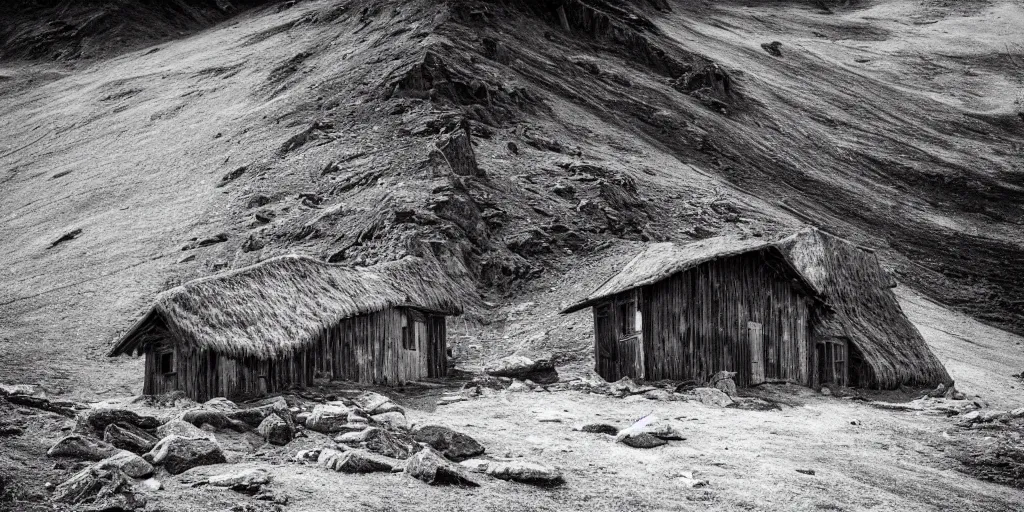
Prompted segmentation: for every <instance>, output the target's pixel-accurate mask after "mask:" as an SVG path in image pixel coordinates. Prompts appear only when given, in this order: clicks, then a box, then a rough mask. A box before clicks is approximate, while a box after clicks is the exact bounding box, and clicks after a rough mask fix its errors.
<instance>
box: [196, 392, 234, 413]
mask: <svg viewBox="0 0 1024 512" xmlns="http://www.w3.org/2000/svg"><path fill="white" fill-rule="evenodd" d="M203 408H204V409H210V410H211V411H220V412H223V413H225V414H226V413H228V412H232V411H237V410H238V404H236V403H234V402H232V401H231V400H228V399H227V398H224V397H222V396H218V397H216V398H211V399H209V400H207V401H205V402H203Z"/></svg>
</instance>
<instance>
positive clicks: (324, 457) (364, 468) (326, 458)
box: [317, 450, 401, 473]
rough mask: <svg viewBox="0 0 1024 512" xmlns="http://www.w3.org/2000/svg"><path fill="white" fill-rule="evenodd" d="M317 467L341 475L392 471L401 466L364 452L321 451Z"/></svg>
mask: <svg viewBox="0 0 1024 512" xmlns="http://www.w3.org/2000/svg"><path fill="white" fill-rule="evenodd" d="M317 465H319V466H321V467H324V468H327V469H331V470H334V471H339V472H342V473H378V472H391V471H394V469H395V468H396V467H400V466H401V462H400V461H399V460H397V459H392V458H390V457H385V456H383V455H380V454H377V453H371V452H368V451H365V450H348V451H344V452H340V451H337V450H323V451H322V452H320V457H319V458H318V459H317Z"/></svg>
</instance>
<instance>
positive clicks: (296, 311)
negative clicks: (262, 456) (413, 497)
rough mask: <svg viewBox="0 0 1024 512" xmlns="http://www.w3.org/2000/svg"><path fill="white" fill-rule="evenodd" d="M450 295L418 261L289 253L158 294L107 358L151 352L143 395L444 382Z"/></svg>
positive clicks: (457, 309)
mask: <svg viewBox="0 0 1024 512" xmlns="http://www.w3.org/2000/svg"><path fill="white" fill-rule="evenodd" d="M455 297H456V293H455V291H454V290H453V289H452V286H451V285H450V281H448V280H447V279H445V278H443V277H441V276H440V273H439V272H438V271H436V269H434V268H433V267H432V266H430V265H427V264H425V262H424V261H423V260H420V259H418V258H405V259H403V260H401V261H398V262H393V263H388V264H383V265H378V266H375V267H368V268H362V269H356V268H349V267H343V266H338V265H333V264H329V263H324V262H322V261H319V260H316V259H313V258H308V257H304V256H282V257H277V258H273V259H270V260H267V261H264V262H261V263H258V264H256V265H253V266H250V267H245V268H241V269H237V270H233V271H229V272H225V273H221V274H217V275H213V276H210V277H207V278H203V279H198V280H195V281H191V282H188V283H186V284H184V285H181V286H178V287H176V288H173V289H170V290H167V291H165V292H163V293H161V294H160V295H159V296H158V297H157V298H156V302H155V304H154V305H153V306H152V307H151V308H150V310H149V311H148V312H147V313H146V314H145V315H144V316H143V317H142V318H141V319H140V320H139V321H138V322H136V323H135V325H134V326H132V327H131V328H130V329H129V330H128V332H126V333H125V334H124V335H123V336H121V338H120V339H119V340H118V341H117V342H116V344H115V345H114V347H113V348H112V349H111V351H110V354H109V355H110V356H118V355H122V354H145V357H146V363H145V369H146V370H145V384H144V387H143V392H144V393H145V394H147V395H151V394H161V393H167V392H170V391H174V390H181V391H183V392H184V393H185V394H186V395H187V396H189V397H191V398H193V399H195V400H199V401H202V400H207V399H209V398H212V397H215V396H226V397H229V398H245V397H251V396H259V395H262V394H266V393H269V392H274V391H279V390H284V389H288V388H292V387H303V386H307V385H311V384H312V382H313V378H314V377H315V376H320V377H327V378H332V379H345V380H351V381H357V382H361V383H367V384H371V383H372V384H382V385H397V384H402V383H405V382H410V381H415V380H418V379H421V378H424V377H442V376H444V375H445V373H446V371H447V365H446V355H445V339H446V328H445V318H446V316H449V315H457V314H461V312H462V309H461V306H460V305H459V303H458V301H457V300H456V299H455Z"/></svg>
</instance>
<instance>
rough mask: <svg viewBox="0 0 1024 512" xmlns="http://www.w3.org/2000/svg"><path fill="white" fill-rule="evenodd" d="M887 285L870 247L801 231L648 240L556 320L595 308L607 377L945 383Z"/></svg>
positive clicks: (599, 356)
mask: <svg viewBox="0 0 1024 512" xmlns="http://www.w3.org/2000/svg"><path fill="white" fill-rule="evenodd" d="M893 286H894V285H893V284H892V280H891V278H890V276H889V275H888V274H887V273H886V272H885V271H884V270H883V269H882V267H881V266H880V265H879V263H878V259H877V257H876V256H875V254H874V253H873V252H872V251H870V250H868V249H865V248H863V247H859V246H857V245H854V244H852V243H850V242H847V241H845V240H842V239H840V238H838V237H834V236H831V235H828V234H826V233H823V232H821V231H818V230H816V229H807V230H803V231H800V232H797V233H796V234H794V235H792V236H790V237H788V238H785V239H783V240H781V241H778V242H767V241H760V240H739V239H735V238H731V237H720V238H712V239H708V240H702V241H700V242H696V243H692V244H688V245H684V246H676V245H674V244H671V243H662V244H654V245H652V246H650V247H649V248H648V249H647V250H645V251H644V252H643V253H641V254H640V255H638V256H637V257H636V258H634V259H633V260H632V261H630V262H629V264H627V265H626V266H625V267H624V268H623V269H622V271H621V272H619V273H618V274H617V275H615V276H613V277H612V278H611V279H609V280H608V281H607V282H605V283H604V284H602V285H601V286H600V287H598V289H597V290H596V291H594V292H593V293H592V294H591V295H590V296H589V297H587V298H586V299H584V300H583V301H581V302H579V303H577V304H574V305H572V306H570V307H569V308H567V309H565V310H564V311H562V314H568V313H572V312H574V311H578V310H581V309H583V308H587V307H592V308H593V313H594V335H595V366H596V370H597V372H598V373H599V374H600V375H601V376H602V377H604V378H605V379H608V380H617V379H619V378H622V377H632V378H646V379H648V380H657V379H673V380H696V381H703V380H705V379H707V378H708V377H709V376H710V375H712V374H714V373H715V372H718V371H721V370H727V371H734V372H736V373H737V377H736V383H737V385H740V386H750V385H756V384H759V383H762V382H765V381H777V380H784V381H790V382H795V383H799V384H803V385H807V386H813V387H820V386H822V385H826V384H833V385H841V386H854V387H865V388H883V389H892V388H896V387H899V386H900V385H908V386H935V385H937V384H939V383H945V384H949V383H950V382H951V379H950V377H949V374H948V373H946V370H945V368H943V366H942V364H941V363H940V362H939V361H938V359H937V358H936V357H935V355H934V354H932V352H931V350H930V349H929V348H928V346H927V344H926V343H925V341H924V339H923V338H922V337H921V334H920V333H919V332H918V331H917V329H916V328H915V327H914V325H913V324H912V323H911V322H910V320H909V319H907V317H906V316H905V315H904V314H903V311H902V309H901V308H900V306H899V302H898V301H897V300H896V296H895V294H893V292H892V290H891V288H892V287H893Z"/></svg>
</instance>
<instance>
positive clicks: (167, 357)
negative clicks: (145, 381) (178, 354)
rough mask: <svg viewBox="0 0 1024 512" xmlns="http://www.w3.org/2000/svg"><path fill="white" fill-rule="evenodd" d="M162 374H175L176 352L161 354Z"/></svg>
mask: <svg viewBox="0 0 1024 512" xmlns="http://www.w3.org/2000/svg"><path fill="white" fill-rule="evenodd" d="M160 373H162V374H168V373H174V352H167V353H165V354H160Z"/></svg>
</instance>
